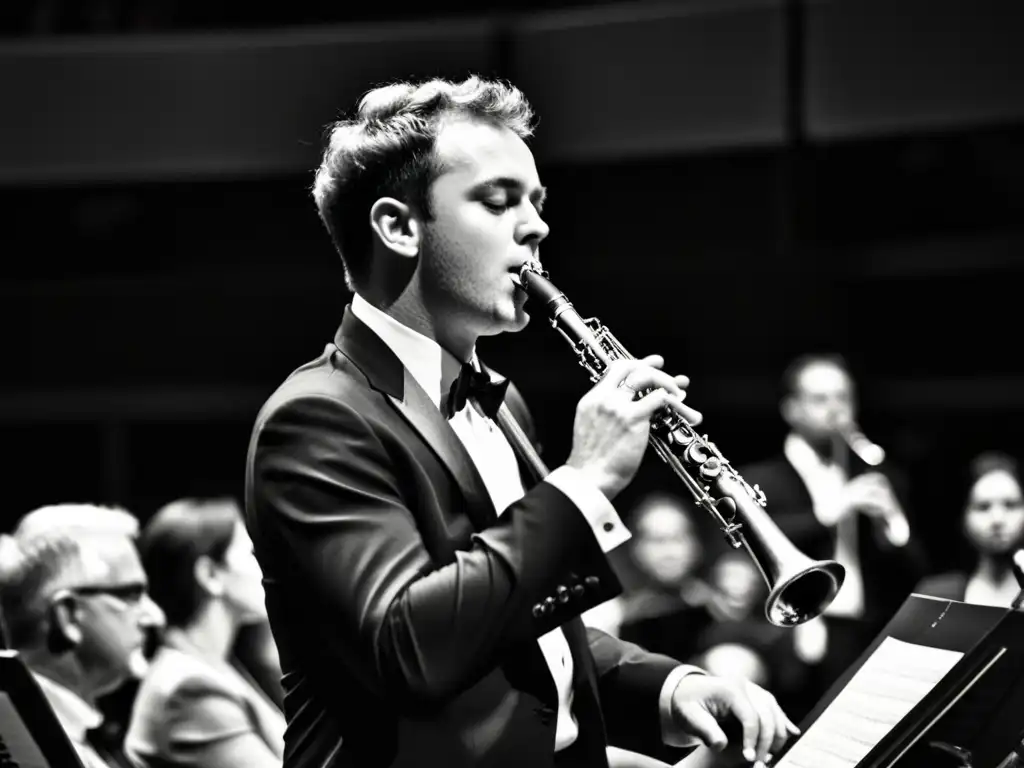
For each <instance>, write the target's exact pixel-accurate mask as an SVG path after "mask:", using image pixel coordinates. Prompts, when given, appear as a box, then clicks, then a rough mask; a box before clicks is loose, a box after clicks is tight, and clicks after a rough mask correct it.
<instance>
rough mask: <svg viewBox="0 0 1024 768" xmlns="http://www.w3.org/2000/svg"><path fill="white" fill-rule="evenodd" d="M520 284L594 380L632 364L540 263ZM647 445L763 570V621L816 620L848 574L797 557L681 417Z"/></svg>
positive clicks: (669, 418) (661, 416)
mask: <svg viewBox="0 0 1024 768" xmlns="http://www.w3.org/2000/svg"><path fill="white" fill-rule="evenodd" d="M518 284H519V286H520V287H521V288H522V290H523V291H524V292H525V293H526V294H527V296H529V297H530V298H533V299H535V300H536V301H538V302H540V303H543V305H544V306H545V308H546V309H547V312H548V314H549V316H550V321H551V325H552V327H554V328H555V330H557V331H559V332H560V333H561V335H562V336H563V337H564V338H565V340H566V341H567V342H569V344H570V345H571V346H572V348H573V350H574V351H575V352H576V355H577V357H578V358H579V363H580V365H582V366H583V368H585V369H586V370H587V371H588V372H589V373H590V378H591V380H592V381H594V382H597V381H600V380H601V379H602V378H603V377H604V375H605V372H606V371H607V368H608V366H609V365H610V364H611V363H612V362H613V361H615V360H620V359H632V358H633V356H632V355H630V354H629V353H628V352H627V351H626V349H625V348H624V347H623V346H622V344H620V343H619V341H618V340H617V339H616V338H615V337H614V336H613V335H612V334H611V332H610V331H609V330H608V328H607V327H606V326H604V325H602V324H601V323H600V322H599V321H598V320H597V318H589V319H587V320H584V319H583V318H582V317H581V316H580V315H579V314H578V313H577V312H576V310H575V309H573V306H572V304H571V303H570V302H569V300H568V299H567V298H566V297H565V294H564V293H562V292H561V291H560V290H558V288H556V287H555V286H554V285H553V284H552V283H551V282H550V281H549V280H548V274H547V272H545V271H544V270H543V269H542V268H541V266H540V264H539V263H538V262H536V261H532V260H531V261H528V262H526V263H525V264H524V265H523V266H522V267H521V268H520V270H519V273H518ZM649 443H650V446H651V447H652V448H653V449H654V451H655V453H657V454H658V456H659V457H660V458H661V459H662V461H664V462H665V463H666V464H668V466H669V467H670V468H671V469H672V471H673V472H675V474H676V475H677V476H678V477H679V479H680V480H682V482H683V485H684V486H685V487H686V489H687V490H688V491H689V492H690V494H691V495H692V496H693V499H694V501H695V502H696V504H697V505H698V506H699V507H701V508H702V509H704V510H705V511H707V512H709V513H710V514H711V516H712V517H713V518H714V519H715V522H716V523H717V524H718V526H719V527H720V528H721V529H722V532H723V534H724V536H725V539H726V541H728V542H729V545H730V546H732V547H733V548H735V549H739V548H740V547H744V548H745V549H746V551H747V552H748V554H749V555H750V557H751V558H752V559H753V561H754V564H755V565H756V566H757V569H758V571H760V573H761V576H762V577H763V578H764V580H765V583H766V584H767V585H768V589H769V594H768V599H767V600H766V602H765V617H766V618H767V619H768V621H769V622H771V623H772V624H774V625H776V626H780V627H792V626H796V625H797V624H802V623H804V622H806V621H809V620H811V619H813V618H816V617H817V616H819V615H820V614H821V613H822V612H824V610H825V609H826V608H827V607H828V606H829V604H830V603H831V602H832V600H833V599H834V598H835V596H836V594H837V593H838V592H839V588H840V587H841V586H842V584H843V579H844V577H845V573H846V572H845V569H844V568H843V566H842V565H840V564H839V563H837V562H836V561H834V560H812V559H811V558H809V557H808V556H807V555H805V554H803V553H802V552H800V550H798V549H797V548H796V547H795V546H794V545H793V543H792V542H791V541H789V539H787V538H786V536H785V534H783V533H782V531H781V530H779V528H778V526H777V525H776V524H775V523H774V521H772V519H771V518H770V517H769V516H768V514H767V512H765V507H766V506H767V500H766V499H765V495H764V492H763V491H761V489H760V488H758V487H757V486H756V485H755V486H754V487H751V486H750V485H749V484H748V483H747V482H746V481H745V480H744V479H743V478H742V477H740V475H739V473H738V472H736V470H734V469H733V468H732V465H730V464H729V462H728V461H727V460H726V459H725V457H724V456H723V455H722V453H721V452H720V451H719V450H718V448H717V447H716V446H715V444H714V443H711V442H709V441H708V439H707V435H703V436H701V435H699V434H698V433H697V432H696V431H695V430H694V428H693V427H692V426H691V425H690V424H689V423H688V422H687V421H686V420H685V419H683V418H682V417H681V416H679V415H678V414H676V413H675V412H673V411H669V410H668V409H664V410H662V411H661V412H659V413H658V414H657V415H656V416H655V417H654V419H653V420H652V422H651V431H650V436H649Z"/></svg>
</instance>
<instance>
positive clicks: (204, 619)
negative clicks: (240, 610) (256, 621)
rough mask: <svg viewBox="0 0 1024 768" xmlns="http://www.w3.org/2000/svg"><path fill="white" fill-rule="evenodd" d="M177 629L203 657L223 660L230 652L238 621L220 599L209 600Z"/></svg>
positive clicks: (236, 632)
mask: <svg viewBox="0 0 1024 768" xmlns="http://www.w3.org/2000/svg"><path fill="white" fill-rule="evenodd" d="M178 631H179V632H180V633H181V634H182V635H183V636H184V638H185V639H186V640H187V641H188V643H189V644H190V645H192V646H193V647H194V648H195V649H196V650H197V651H199V652H200V653H201V654H202V655H203V657H204V658H208V659H212V660H215V661H223V660H224V659H226V658H227V657H228V655H229V654H230V653H231V647H232V646H233V645H234V642H235V636H236V635H237V634H238V622H237V621H236V620H235V619H234V618H233V617H232V615H231V613H230V611H229V610H228V608H227V606H225V605H224V602H223V601H221V600H210V601H209V602H208V603H207V604H206V605H205V606H203V608H202V609H200V611H199V614H198V615H197V616H196V617H195V619H193V620H192V622H191V623H189V624H188V625H187V626H184V627H179V628H178Z"/></svg>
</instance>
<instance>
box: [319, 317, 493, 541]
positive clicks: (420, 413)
mask: <svg viewBox="0 0 1024 768" xmlns="http://www.w3.org/2000/svg"><path fill="white" fill-rule="evenodd" d="M335 344H336V345H337V346H338V349H339V350H340V351H341V352H342V354H344V355H345V356H346V357H348V358H349V359H350V360H352V362H353V363H355V365H356V367H358V368H359V370H361V371H362V372H363V374H364V375H365V376H366V378H367V381H368V382H369V384H370V386H371V387H373V388H374V389H377V390H379V391H380V392H382V393H383V394H384V395H386V396H387V398H388V400H389V401H390V403H391V404H392V406H394V408H395V410H396V411H398V413H399V414H400V415H401V416H402V418H404V419H405V421H406V422H407V423H408V424H409V425H410V426H411V427H412V428H413V429H414V430H415V431H416V432H417V434H419V436H420V437H421V438H422V439H423V441H424V442H425V443H426V444H427V445H428V446H429V447H430V449H431V450H432V451H433V453H434V455H435V456H437V458H438V459H439V460H440V461H441V463H442V464H443V465H444V466H445V467H446V468H447V470H448V472H449V473H450V474H451V476H452V479H453V480H454V481H455V484H456V485H457V486H458V487H459V490H460V491H461V492H462V495H463V497H464V498H465V500H466V508H465V510H464V511H465V513H466V515H467V516H468V517H469V518H470V520H472V522H473V524H474V525H475V526H476V527H477V529H483V528H487V527H488V526H490V525H492V524H493V523H494V521H495V520H496V519H497V515H496V513H495V510H494V503H493V502H492V501H491V497H490V494H489V493H488V492H487V487H486V486H485V485H484V481H483V479H482V478H481V477H480V473H479V472H477V469H476V466H475V465H474V464H473V460H472V459H471V458H470V456H469V453H468V452H467V451H466V448H465V446H464V445H463V444H462V441H461V440H459V437H458V435H456V434H455V431H454V430H453V429H452V428H451V425H450V424H449V423H448V420H447V419H446V418H445V417H444V416H443V415H442V414H441V412H440V411H439V410H438V409H437V407H436V406H435V405H434V403H433V402H432V401H431V400H430V397H429V396H428V395H427V393H426V392H424V391H423V388H422V387H421V386H420V385H419V384H417V383H416V380H415V379H414V378H413V377H412V375H411V374H410V373H409V372H408V370H406V368H405V366H403V365H402V363H401V361H400V360H399V359H398V357H397V356H396V355H395V353H394V352H392V351H391V348H390V347H388V345H387V344H385V343H384V341H383V340H382V339H381V338H380V337H379V336H377V334H375V333H374V332H373V331H372V330H370V328H369V327H367V326H366V324H364V323H363V322H362V321H360V320H359V318H357V317H356V316H355V315H354V314H352V311H351V309H348V308H346V310H345V316H344V319H343V320H342V323H341V328H340V329H339V330H338V333H337V335H336V336H335Z"/></svg>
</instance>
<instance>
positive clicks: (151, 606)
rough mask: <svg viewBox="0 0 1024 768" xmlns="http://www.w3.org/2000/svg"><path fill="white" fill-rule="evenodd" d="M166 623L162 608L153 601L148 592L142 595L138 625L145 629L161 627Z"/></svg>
mask: <svg viewBox="0 0 1024 768" xmlns="http://www.w3.org/2000/svg"><path fill="white" fill-rule="evenodd" d="M166 625H167V617H166V616H165V615H164V612H163V610H162V609H161V608H160V606H159V605H157V604H156V603H155V602H153V598H151V597H150V596H149V595H148V594H147V595H143V597H142V606H141V610H140V611H139V626H141V627H143V628H146V629H163V628H164V627H165V626H166Z"/></svg>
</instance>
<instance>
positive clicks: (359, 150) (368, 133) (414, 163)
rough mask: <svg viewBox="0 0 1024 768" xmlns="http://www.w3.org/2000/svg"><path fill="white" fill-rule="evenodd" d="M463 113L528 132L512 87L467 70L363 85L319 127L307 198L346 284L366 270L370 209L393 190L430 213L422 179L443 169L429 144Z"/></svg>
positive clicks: (356, 282) (527, 114)
mask: <svg viewBox="0 0 1024 768" xmlns="http://www.w3.org/2000/svg"><path fill="white" fill-rule="evenodd" d="M459 118H468V119H473V120H480V121H484V122H488V123H491V124H494V125H498V126H502V127H505V128H508V129H509V130H511V131H512V132H514V133H515V134H516V135H517V136H519V137H520V138H523V139H526V138H528V137H530V136H532V135H533V127H534V126H533V121H534V114H533V109H532V107H531V106H530V104H529V102H527V100H526V97H525V96H524V95H523V93H522V92H521V91H520V90H519V89H518V88H516V87H514V86H512V85H510V84H508V83H506V82H503V81H499V80H485V79H482V78H480V77H477V76H472V77H469V78H467V79H466V80H463V81H461V82H452V81H450V80H442V79H434V80H428V81H426V82H421V83H410V82H398V83H392V84H390V85H385V86H382V87H380V88H376V89H374V90H372V91H370V92H368V93H367V94H366V95H365V96H363V98H362V100H361V101H360V102H359V107H358V109H357V111H356V114H355V116H354V117H352V118H351V119H345V120H339V121H337V122H335V123H333V124H332V125H330V126H329V127H328V129H327V147H326V149H325V150H324V153H323V158H322V161H321V163H320V167H319V168H318V169H317V172H316V179H315V181H314V183H313V189H312V192H313V199H314V201H315V202H316V206H317V210H318V211H319V214H320V219H321V221H323V223H324V226H325V227H326V228H327V231H328V233H329V234H330V236H331V240H332V242H333V243H334V247H335V249H336V250H337V251H338V253H339V255H340V256H341V260H342V263H343V264H344V267H345V280H346V283H347V284H348V287H349V289H351V290H356V288H357V287H358V286H360V285H361V284H362V283H363V282H364V280H365V279H366V277H367V275H368V274H369V267H370V260H371V254H372V250H373V234H372V231H371V229H370V226H369V217H370V209H371V208H372V207H373V204H374V203H375V202H376V201H377V200H379V199H380V198H381V197H394V198H396V199H399V200H402V201H403V202H405V203H406V204H407V205H409V206H411V207H412V208H413V209H414V210H416V211H417V212H418V213H419V214H420V215H422V216H423V217H424V218H426V219H428V220H429V219H430V217H431V210H430V201H429V190H430V185H431V184H432V183H433V182H434V180H435V179H436V178H437V177H438V175H440V173H441V172H442V170H443V168H442V167H441V165H440V163H439V160H438V158H437V155H436V152H435V148H436V141H437V136H438V134H439V133H440V129H441V128H442V126H443V124H444V122H445V120H446V119H459Z"/></svg>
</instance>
